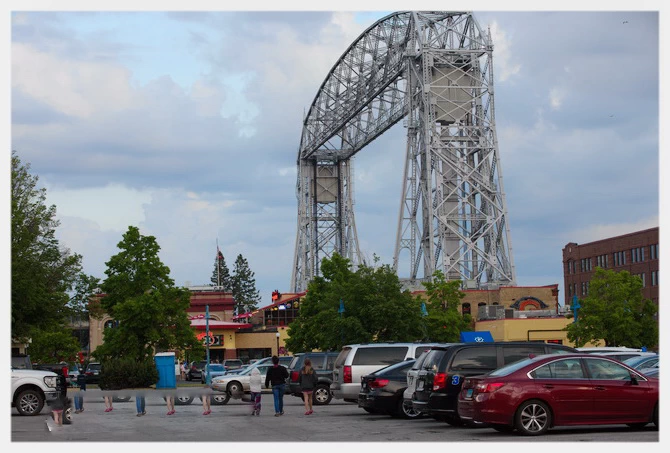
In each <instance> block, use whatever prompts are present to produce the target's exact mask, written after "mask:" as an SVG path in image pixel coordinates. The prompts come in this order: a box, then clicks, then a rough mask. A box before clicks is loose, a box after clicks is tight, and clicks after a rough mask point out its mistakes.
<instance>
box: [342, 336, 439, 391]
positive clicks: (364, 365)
mask: <svg viewBox="0 0 670 453" xmlns="http://www.w3.org/2000/svg"><path fill="white" fill-rule="evenodd" d="M437 345H439V343H366V344H350V345H346V346H344V347H343V348H342V351H340V353H339V355H338V356H337V359H335V366H334V368H333V383H332V384H331V386H330V389H331V390H332V392H333V397H334V398H336V399H343V400H344V401H346V402H349V403H357V404H358V392H359V390H360V388H361V377H363V376H365V375H366V374H370V373H373V372H375V371H377V370H379V369H381V368H384V367H386V366H388V365H392V364H394V363H398V362H402V361H403V360H406V359H416V358H417V357H418V356H420V355H421V354H422V353H423V352H424V351H426V350H428V349H430V347H431V346H437Z"/></svg>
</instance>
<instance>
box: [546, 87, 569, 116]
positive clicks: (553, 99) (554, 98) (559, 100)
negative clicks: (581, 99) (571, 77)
mask: <svg viewBox="0 0 670 453" xmlns="http://www.w3.org/2000/svg"><path fill="white" fill-rule="evenodd" d="M563 98H565V90H564V89H563V88H559V87H553V88H552V89H551V90H549V104H550V105H551V108H552V109H554V110H558V109H560V108H561V105H563Z"/></svg>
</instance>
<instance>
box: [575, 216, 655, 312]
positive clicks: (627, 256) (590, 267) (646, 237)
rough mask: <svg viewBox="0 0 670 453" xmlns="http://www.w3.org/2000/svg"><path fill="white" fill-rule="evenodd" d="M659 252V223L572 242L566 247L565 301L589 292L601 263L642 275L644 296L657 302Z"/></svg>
mask: <svg viewBox="0 0 670 453" xmlns="http://www.w3.org/2000/svg"><path fill="white" fill-rule="evenodd" d="M658 252H659V251H658V227H656V228H650V229H648V230H642V231H637V232H635V233H629V234H624V235H622V236H616V237H612V238H608V239H601V240H599V241H594V242H589V243H586V244H581V245H579V244H577V243H574V242H570V243H569V244H567V245H566V246H565V248H563V281H564V283H565V291H564V293H565V298H564V302H565V304H566V305H570V302H571V301H572V298H573V296H574V295H576V296H577V297H579V298H581V297H584V296H586V295H587V294H588V292H589V281H590V280H591V277H592V276H593V273H594V272H595V269H596V267H601V268H603V269H612V270H614V271H616V272H619V271H628V272H630V273H631V274H633V275H637V276H639V277H640V278H641V279H642V287H643V289H642V291H643V297H644V298H645V299H650V300H651V301H652V302H654V303H655V304H657V305H658V286H659V280H658Z"/></svg>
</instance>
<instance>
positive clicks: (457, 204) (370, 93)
mask: <svg viewBox="0 0 670 453" xmlns="http://www.w3.org/2000/svg"><path fill="white" fill-rule="evenodd" d="M492 49H493V46H492V44H491V39H490V36H488V35H485V34H484V33H482V30H481V29H480V27H479V25H478V24H477V22H476V20H475V18H474V16H473V15H472V14H471V13H467V12H411V11H406V12H399V13H394V14H391V15H389V16H387V17H385V18H383V19H381V20H379V21H377V22H376V23H375V24H373V25H372V26H370V27H369V28H368V29H367V30H366V31H365V32H363V33H362V34H361V36H359V37H358V38H357V39H356V40H355V41H354V42H353V43H352V44H351V45H350V46H349V48H348V49H347V50H346V51H345V52H344V54H343V55H342V56H341V57H340V58H339V60H338V61H337V62H336V63H335V65H334V66H333V68H332V69H331V70H330V72H329V74H328V76H327V77H326V79H325V80H324V82H323V83H322V85H321V87H320V88H319V91H318V92H317V94H316V96H315V98H314V101H313V102H312V105H311V106H310V109H309V112H308V114H307V116H306V117H305V120H304V123H303V131H302V137H301V141H300V148H299V151H298V162H297V163H298V181H297V186H296V195H297V197H298V231H297V236H296V248H295V256H294V267H293V275H292V282H291V287H292V290H293V291H304V290H306V289H307V284H308V283H309V281H310V280H311V279H312V278H313V277H315V276H316V275H319V265H320V260H321V259H323V258H324V257H330V256H331V255H332V254H333V253H334V252H337V253H339V254H341V255H343V256H345V257H347V258H349V259H350V260H351V261H352V264H353V265H354V266H358V265H361V264H364V262H363V260H362V258H361V254H360V250H359V246H358V238H357V233H356V226H355V220H354V211H353V206H354V197H353V185H352V182H353V177H352V160H353V159H352V158H353V156H354V155H355V154H356V153H357V152H358V151H360V150H361V149H362V148H364V147H365V146H366V145H367V144H369V143H370V142H372V141H373V140H374V139H375V138H376V137H378V136H379V135H381V134H382V133H384V132H385V131H386V130H387V129H388V128H390V127H391V126H393V125H394V124H395V123H397V122H398V121H400V120H401V119H403V118H405V122H404V124H405V127H406V128H407V146H406V159H405V168H404V180H403V189H402V194H401V200H400V214H399V217H398V226H397V234H396V246H395V251H394V256H393V267H394V269H395V270H396V271H397V272H398V275H399V277H401V279H403V280H404V281H405V282H406V283H407V284H408V285H409V286H417V285H418V284H419V283H420V282H421V281H425V280H428V279H430V278H432V276H433V273H434V272H435V271H436V270H441V271H443V272H444V274H445V275H446V276H447V278H448V279H459V280H462V281H463V286H464V287H476V288H484V287H491V286H497V285H501V284H505V285H513V284H515V281H516V277H515V269H514V263H513V259H512V248H511V243H510V233H509V226H508V222H507V221H506V216H507V208H506V205H505V198H504V193H503V187H502V174H501V170H500V159H499V157H498V143H497V137H496V131H495V117H494V102H493V99H494V97H493V94H494V93H493V66H492V53H493V50H492Z"/></svg>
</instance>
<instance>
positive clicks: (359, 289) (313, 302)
mask: <svg viewBox="0 0 670 453" xmlns="http://www.w3.org/2000/svg"><path fill="white" fill-rule="evenodd" d="M341 307H342V308H344V311H341V309H340V308H341ZM288 333H289V339H288V340H287V341H286V345H287V347H288V349H289V350H291V351H295V352H298V351H309V350H312V349H320V350H339V349H341V347H342V346H343V345H345V344H348V343H364V342H370V341H379V342H382V341H416V340H419V339H421V338H422V337H423V331H422V328H421V305H420V302H419V300H418V299H416V298H414V297H412V295H411V294H410V292H409V291H403V290H402V287H401V285H400V281H399V280H398V276H397V275H396V274H395V273H394V272H393V270H392V269H391V268H390V266H388V265H382V266H379V267H376V268H372V267H368V266H361V267H359V268H358V269H357V270H356V271H355V272H354V271H352V270H351V263H350V261H349V260H348V259H346V258H344V257H342V256H340V255H338V254H334V255H333V256H332V258H330V259H329V258H324V259H323V261H322V263H321V275H320V276H317V277H315V278H314V279H313V280H312V281H311V282H310V283H309V285H308V288H307V294H306V295H305V297H304V299H303V300H302V302H301V304H300V313H299V315H298V318H297V319H296V320H295V321H294V322H292V323H291V324H290V326H289V330H288Z"/></svg>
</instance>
